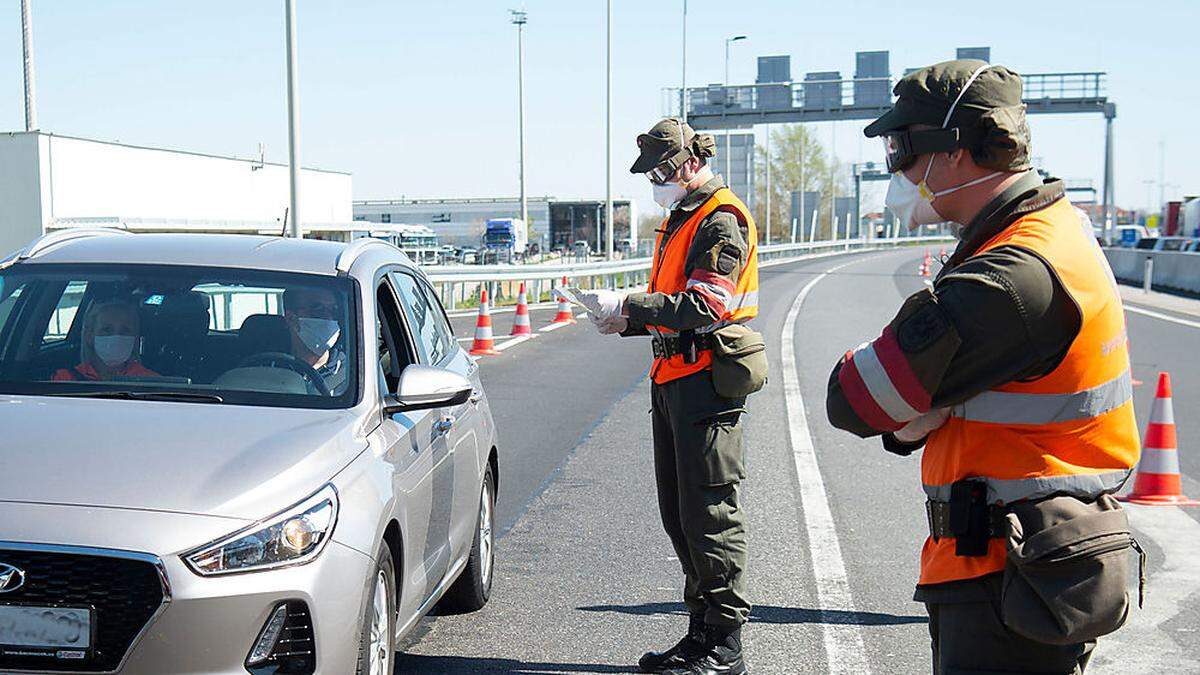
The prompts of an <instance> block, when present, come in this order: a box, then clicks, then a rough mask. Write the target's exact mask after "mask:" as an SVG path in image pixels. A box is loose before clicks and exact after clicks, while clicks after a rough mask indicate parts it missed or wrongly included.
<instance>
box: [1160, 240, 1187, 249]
mask: <svg viewBox="0 0 1200 675" xmlns="http://www.w3.org/2000/svg"><path fill="white" fill-rule="evenodd" d="M1183 242H1184V240H1183V239H1163V243H1162V250H1164V251H1178V250H1179V249H1180V247H1182V246H1183Z"/></svg>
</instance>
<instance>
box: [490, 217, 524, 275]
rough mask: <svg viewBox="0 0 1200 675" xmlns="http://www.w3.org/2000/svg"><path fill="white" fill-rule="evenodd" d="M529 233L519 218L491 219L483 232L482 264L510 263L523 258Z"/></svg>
mask: <svg viewBox="0 0 1200 675" xmlns="http://www.w3.org/2000/svg"><path fill="white" fill-rule="evenodd" d="M528 243H529V231H528V229H527V228H526V227H525V221H523V220H521V219H520V218H492V219H491V220H489V221H487V228H486V229H485V230H484V232H483V247H484V261H483V262H484V263H485V264H486V263H511V262H516V261H517V260H520V259H521V258H523V257H525V250H526V248H527V246H528Z"/></svg>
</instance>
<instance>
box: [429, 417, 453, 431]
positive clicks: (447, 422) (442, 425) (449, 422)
mask: <svg viewBox="0 0 1200 675" xmlns="http://www.w3.org/2000/svg"><path fill="white" fill-rule="evenodd" d="M453 428H454V417H453V416H452V415H447V416H445V417H443V418H442V419H440V420H438V421H436V422H434V423H433V431H434V432H435V433H434V435H435V436H444V435H446V434H448V433H450V430H451V429H453Z"/></svg>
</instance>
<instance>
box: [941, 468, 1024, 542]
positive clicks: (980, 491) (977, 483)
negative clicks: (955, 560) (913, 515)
mask: <svg viewBox="0 0 1200 675" xmlns="http://www.w3.org/2000/svg"><path fill="white" fill-rule="evenodd" d="M987 492H988V490H987V484H986V483H985V482H983V481H982V480H979V479H970V478H968V479H966V480H960V481H957V482H955V483H952V484H951V485H950V501H946V502H939V501H932V500H931V501H927V502H925V515H926V517H927V519H928V521H929V536H931V537H933V540H934V541H937V540H939V539H943V538H951V537H952V538H953V539H954V554H955V555H957V556H962V557H978V556H985V555H987V553H988V548H989V542H990V541H991V540H992V539H1004V538H1007V537H1008V518H1007V517H1006V516H1007V515H1008V509H1007V508H1005V507H1003V506H997V505H994V504H988V500H987Z"/></svg>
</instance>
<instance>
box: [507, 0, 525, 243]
mask: <svg viewBox="0 0 1200 675" xmlns="http://www.w3.org/2000/svg"><path fill="white" fill-rule="evenodd" d="M508 12H509V14H511V15H512V23H514V24H516V26H517V144H518V145H519V146H520V150H519V153H520V159H519V162H520V165H519V166H520V169H519V171H520V180H521V222H522V223H523V224H524V226H525V227H529V205H528V203H527V202H526V201H525V22H526V18H525V11H524V10H516V9H510V10H508Z"/></svg>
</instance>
